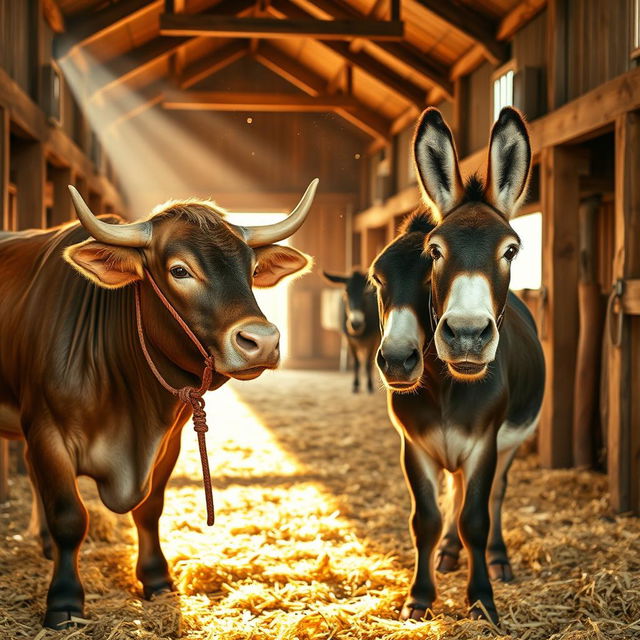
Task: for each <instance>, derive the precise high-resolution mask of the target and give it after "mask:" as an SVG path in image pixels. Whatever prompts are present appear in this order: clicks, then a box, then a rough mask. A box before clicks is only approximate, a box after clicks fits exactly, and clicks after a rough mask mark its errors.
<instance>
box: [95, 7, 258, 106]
mask: <svg viewBox="0 0 640 640" xmlns="http://www.w3.org/2000/svg"><path fill="white" fill-rule="evenodd" d="M253 5H254V0H222V2H220V3H219V4H217V5H216V6H215V7H213V9H211V10H210V12H209V13H208V14H202V15H210V14H212V15H217V14H224V13H230V12H233V13H234V14H235V15H242V14H243V13H244V12H245V11H247V10H248V9H251V8H253ZM191 40H192V38H188V37H179V38H167V37H164V36H158V37H157V38H153V39H152V40H149V41H148V42H146V43H145V44H143V45H142V46H140V47H137V48H136V49H133V50H132V51H129V52H128V53H126V54H124V55H122V56H120V57H118V58H116V59H115V60H111V61H110V62H108V63H107V64H105V65H103V67H102V69H101V73H100V74H99V75H100V78H99V79H98V81H97V82H96V83H95V85H94V88H93V90H94V95H95V94H96V93H99V92H101V91H104V90H105V89H110V88H111V87H114V86H117V85H118V84H120V83H121V82H124V81H126V80H127V79H129V78H131V77H133V76H135V75H136V74H138V73H140V72H141V71H143V70H144V69H146V68H148V67H149V66H151V65H153V64H155V63H156V62H158V61H159V60H161V59H163V58H166V57H167V56H170V55H172V54H173V53H176V52H177V51H179V50H180V48H181V47H183V46H184V45H185V44H187V43H188V42H190V41H191Z"/></svg>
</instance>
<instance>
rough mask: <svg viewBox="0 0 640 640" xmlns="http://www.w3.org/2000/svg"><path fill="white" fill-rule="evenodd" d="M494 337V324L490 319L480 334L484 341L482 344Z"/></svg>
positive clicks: (481, 339)
mask: <svg viewBox="0 0 640 640" xmlns="http://www.w3.org/2000/svg"><path fill="white" fill-rule="evenodd" d="M492 337H493V325H492V323H491V320H489V321H488V322H487V326H486V327H485V328H484V329H483V330H482V333H481V334H480V341H481V342H482V344H485V343H487V342H489V340H491V338H492Z"/></svg>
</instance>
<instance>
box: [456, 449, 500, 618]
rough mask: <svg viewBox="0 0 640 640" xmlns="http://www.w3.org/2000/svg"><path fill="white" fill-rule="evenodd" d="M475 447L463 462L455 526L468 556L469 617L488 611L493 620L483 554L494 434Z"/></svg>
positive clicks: (493, 615) (494, 609) (486, 531)
mask: <svg viewBox="0 0 640 640" xmlns="http://www.w3.org/2000/svg"><path fill="white" fill-rule="evenodd" d="M478 447H482V448H481V449H480V450H479V451H477V452H475V451H474V452H473V453H472V454H471V455H470V456H469V458H468V459H467V460H466V462H465V464H464V465H463V471H464V475H465V481H466V491H465V497H464V504H463V506H462V511H461V513H460V522H459V527H458V528H459V531H460V536H461V538H462V542H463V544H464V546H465V548H466V550H467V555H468V556H469V581H468V583H467V599H468V603H469V606H470V607H471V617H472V618H486V617H487V614H488V615H489V618H490V619H491V620H492V621H493V622H494V623H495V624H497V623H498V612H497V611H496V606H495V603H494V601H493V589H492V588H491V581H490V580H489V572H488V570H487V560H486V556H485V554H486V551H487V539H488V537H489V527H490V525H491V520H490V517H489V498H490V495H491V485H492V483H493V476H494V473H495V469H496V441H495V437H491V436H489V437H488V438H487V439H485V441H484V442H483V443H482V444H478ZM478 603H480V604H481V605H482V606H480V605H479V604H478ZM483 607H484V610H485V611H486V613H485V611H483Z"/></svg>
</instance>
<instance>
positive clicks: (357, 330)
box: [322, 269, 380, 393]
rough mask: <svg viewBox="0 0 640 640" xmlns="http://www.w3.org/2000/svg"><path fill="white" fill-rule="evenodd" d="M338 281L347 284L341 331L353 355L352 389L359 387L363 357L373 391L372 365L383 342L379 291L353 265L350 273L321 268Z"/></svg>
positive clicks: (345, 286) (330, 279)
mask: <svg viewBox="0 0 640 640" xmlns="http://www.w3.org/2000/svg"><path fill="white" fill-rule="evenodd" d="M322 273H323V275H324V277H325V278H326V279H327V280H329V282H333V283H335V284H341V285H344V288H345V297H344V317H343V319H342V332H343V333H344V335H345V336H346V337H347V341H348V343H349V348H350V349H351V355H352V356H353V393H358V391H360V358H362V359H363V360H364V368H365V371H366V373H367V390H368V391H369V393H373V381H372V379H371V369H372V368H373V360H374V357H375V355H376V351H377V350H378V345H379V344H380V323H379V320H378V305H377V302H376V293H375V290H374V288H373V287H372V286H371V284H370V282H369V279H368V278H367V276H366V274H364V273H362V272H361V271H358V270H357V269H354V271H353V273H352V274H351V275H350V276H340V275H337V274H332V273H328V272H327V271H323V272H322Z"/></svg>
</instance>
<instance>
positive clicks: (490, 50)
mask: <svg viewBox="0 0 640 640" xmlns="http://www.w3.org/2000/svg"><path fill="white" fill-rule="evenodd" d="M416 2H417V3H418V4H419V5H420V6H422V7H424V8H425V9H427V11H429V12H430V13H432V14H434V15H436V16H438V17H439V18H441V19H442V20H444V21H445V22H446V23H447V24H449V25H451V26H452V27H453V28H454V29H456V31H459V32H460V33H463V34H464V35H466V36H467V37H469V38H471V39H472V40H475V41H476V42H477V43H478V44H480V45H481V46H482V48H483V50H484V52H485V55H486V57H487V59H488V60H489V61H490V62H491V63H492V64H499V63H501V62H504V61H505V60H506V58H507V46H506V45H505V44H504V43H502V42H498V39H497V37H496V33H497V30H498V24H497V23H494V22H493V21H492V20H490V19H489V18H487V17H486V16H484V15H483V14H481V13H479V12H477V11H475V10H474V9H472V8H471V7H469V6H467V5H464V4H462V3H459V2H442V0H416Z"/></svg>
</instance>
